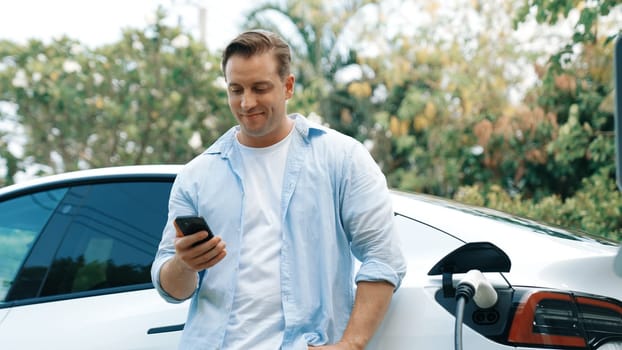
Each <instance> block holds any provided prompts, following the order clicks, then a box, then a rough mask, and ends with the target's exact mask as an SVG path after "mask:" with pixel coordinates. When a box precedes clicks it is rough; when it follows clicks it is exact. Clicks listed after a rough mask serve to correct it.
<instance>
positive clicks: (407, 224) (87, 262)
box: [0, 166, 622, 350]
mask: <svg viewBox="0 0 622 350" xmlns="http://www.w3.org/2000/svg"><path fill="white" fill-rule="evenodd" d="M178 170H179V166H130V167H117V168H106V169H97V170H87V171H80V172H74V173H67V174H62V175H54V176H49V177H44V178H40V179H37V180H34V181H30V182H25V183H20V184H17V185H13V186H8V187H5V188H2V189H0V346H1V347H2V349H6V350H13V349H16V350H28V349H37V350H40V349H63V350H71V349H80V350H83V349H106V350H110V349H115V350H119V349H172V348H176V345H177V342H178V340H179V336H180V334H181V330H182V329H183V324H184V321H185V318H186V313H187V308H188V303H183V304H178V305H173V304H167V303H166V302H164V301H163V300H162V299H161V298H160V297H159V296H158V295H157V292H156V291H155V290H154V289H153V287H152V284H151V280H150V275H149V270H150V265H151V262H152V260H153V257H154V255H155V252H156V249H157V246H158V243H159V241H160V236H161V232H162V228H163V226H164V222H165V220H166V211H167V200H168V194H169V191H170V187H171V184H172V182H173V180H174V178H175V175H176V173H177V171H178ZM393 198H394V209H395V220H396V224H397V227H398V229H399V234H400V239H401V241H402V243H403V249H404V252H405V254H406V256H407V259H408V273H407V275H406V278H405V279H404V281H403V284H402V287H401V288H400V289H399V290H398V292H397V293H396V294H395V296H394V299H393V301H392V304H391V307H390V310H389V312H388V314H387V316H386V318H385V320H384V322H383V323H382V325H381V327H380V329H379V330H378V332H377V334H376V336H375V337H374V339H373V340H372V343H371V344H370V346H368V349H379V350H380V349H382V350H387V349H393V350H400V349H404V350H405V349H453V348H454V346H455V347H459V346H463V347H464V349H473V350H486V349H600V350H611V349H622V302H620V300H622V278H621V277H619V276H618V275H616V274H615V273H614V267H613V266H614V257H615V255H616V252H617V249H618V246H617V245H616V244H614V243H611V242H606V241H604V240H601V239H595V238H593V237H588V236H585V235H579V234H576V233H572V232H569V231H567V230H563V229H559V228H553V227H550V226H546V225H542V224H539V223H536V222H533V221H529V220H525V219H521V218H517V217H514V216H510V215H506V214H503V213H500V212H496V211H491V210H487V209H484V208H477V207H470V206H465V205H460V204H457V203H454V202H451V201H447V200H443V199H439V198H435V197H429V196H423V195H414V194H406V193H401V192H393ZM467 272H468V273H467ZM472 276H477V278H476V279H473V278H472ZM463 285H469V286H471V287H475V288H474V290H475V291H476V294H475V295H474V296H473V298H472V299H473V300H469V301H467V302H466V306H465V307H464V308H462V307H459V306H457V304H461V303H457V302H456V297H455V296H454V294H456V290H460V293H461V292H462V291H463V290H464V287H462V286H463ZM480 287H481V288H480ZM467 289H468V288H467ZM480 290H481V292H480ZM482 295H483V297H482ZM478 298H479V299H478ZM482 298H483V299H482ZM456 314H457V315H458V317H455V316H454V315H456ZM460 319H462V320H463V324H461V323H460V322H459V320H460ZM457 320H458V321H457Z"/></svg>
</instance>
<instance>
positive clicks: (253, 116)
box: [152, 31, 406, 350]
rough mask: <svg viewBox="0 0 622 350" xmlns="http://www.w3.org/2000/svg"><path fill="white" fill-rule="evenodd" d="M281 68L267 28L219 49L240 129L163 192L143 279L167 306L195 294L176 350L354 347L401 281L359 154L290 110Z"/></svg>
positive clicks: (377, 175)
mask: <svg viewBox="0 0 622 350" xmlns="http://www.w3.org/2000/svg"><path fill="white" fill-rule="evenodd" d="M290 60H291V58H290V50H289V46H288V45H287V44H286V43H285V42H284V41H283V40H282V39H281V38H279V37H278V36H277V35H275V34H273V33H270V32H266V31H250V32H245V33H242V34H240V35H239V36H238V37H237V38H235V39H234V40H233V41H232V42H231V43H230V44H229V45H228V46H227V48H226V49H225V51H224V53H223V59H222V68H223V71H224V74H225V79H226V81H227V87H228V100H229V106H230V108H231V111H232V113H233V115H234V116H235V118H236V119H237V121H238V123H239V125H238V126H236V127H234V128H232V129H231V130H229V131H228V132H227V133H225V134H224V135H223V136H221V138H219V139H218V140H217V141H216V142H215V143H214V144H213V145H212V146H210V147H209V148H208V149H207V150H206V151H205V152H204V153H203V154H201V155H199V156H198V157H196V158H195V159H193V160H192V161H190V162H189V163H188V164H186V166H185V167H184V168H183V169H182V170H181V172H180V173H179V174H178V176H177V178H176V180H175V183H174V185H173V188H172V190H171V197H170V202H169V215H168V222H167V224H166V227H165V228H164V233H163V238H162V242H161V243H160V247H159V250H158V253H157V255H156V258H155V261H154V264H153V267H152V279H153V282H154V285H155V287H156V288H157V290H158V291H159V292H160V294H161V295H162V296H163V297H164V298H165V299H166V300H167V301H170V302H181V301H183V300H186V299H188V298H192V302H191V305H190V311H189V315H188V320H187V322H186V326H185V328H184V332H183V335H182V339H181V344H180V348H182V349H226V350H229V349H267V350H276V349H283V350H287V349H295V350H306V349H308V348H313V349H325V350H328V349H364V348H365V346H366V344H367V343H368V342H369V340H370V339H371V337H372V336H373V334H374V332H375V330H376V329H377V327H378V326H379V324H380V322H381V321H382V318H383V317H384V314H385V312H386V310H387V308H388V305H389V303H390V300H391V296H392V294H393V292H394V291H395V290H396V289H397V288H398V287H399V285H400V282H401V280H402V278H403V276H404V274H405V272H406V264H405V261H404V259H403V256H402V254H401V251H400V248H399V244H398V242H397V240H396V234H395V232H394V225H393V210H392V205H391V201H390V198H389V193H388V189H387V187H386V180H385V178H384V176H383V175H382V173H381V172H380V170H379V168H378V166H377V165H376V164H375V162H374V161H373V159H372V158H371V156H370V155H369V152H367V150H366V149H365V148H364V147H363V146H362V145H361V144H360V143H359V142H357V141H355V140H353V139H352V138H349V137H347V136H344V135H342V134H339V133H337V132H336V131H334V130H331V129H328V128H326V127H323V126H320V125H316V124H314V123H312V122H310V121H308V120H307V119H305V118H304V117H303V116H301V115H298V114H293V115H290V116H288V115H287V112H286V104H287V100H288V99H290V98H291V97H292V95H293V92H294V83H295V79H294V76H293V75H292V74H291V73H290ZM182 215H200V216H203V217H205V218H206V220H207V222H208V224H209V226H210V228H211V229H212V231H213V232H214V234H215V235H216V237H214V238H212V239H210V240H208V241H207V242H204V243H200V244H198V245H195V243H197V242H199V241H201V240H203V239H205V238H207V232H205V231H201V232H199V233H197V234H194V235H188V236H182V235H180V234H178V233H176V230H175V229H174V226H173V220H174V219H175V218H176V217H178V216H182ZM225 243H226V246H225ZM353 257H356V258H358V259H359V260H360V261H361V262H362V263H361V267H360V269H359V270H358V272H357V271H355V269H354V258H353ZM354 281H356V283H357V288H356V289H355V288H354V287H353V285H354Z"/></svg>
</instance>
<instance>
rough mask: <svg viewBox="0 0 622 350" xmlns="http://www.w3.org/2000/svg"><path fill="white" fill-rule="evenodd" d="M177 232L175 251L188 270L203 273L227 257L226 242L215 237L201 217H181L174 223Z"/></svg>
mask: <svg viewBox="0 0 622 350" xmlns="http://www.w3.org/2000/svg"><path fill="white" fill-rule="evenodd" d="M174 225H175V229H176V231H177V237H178V238H177V239H176V241H175V251H176V253H177V255H178V257H179V259H181V261H182V262H183V263H184V264H185V265H186V267H187V268H188V269H191V270H194V271H201V270H204V269H207V268H210V267H212V266H214V265H216V264H217V263H218V262H220V261H221V260H222V259H223V258H224V257H225V256H226V255H227V251H226V249H225V248H226V246H225V242H223V241H222V239H221V238H220V237H216V236H214V234H213V233H212V230H211V229H210V228H209V226H208V225H207V222H205V219H204V218H203V217H200V216H180V217H177V218H176V219H175V221H174Z"/></svg>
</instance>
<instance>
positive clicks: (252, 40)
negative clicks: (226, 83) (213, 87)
mask: <svg viewBox="0 0 622 350" xmlns="http://www.w3.org/2000/svg"><path fill="white" fill-rule="evenodd" d="M268 51H272V52H273V53H274V58H275V59H276V62H277V65H278V74H279V77H280V78H281V79H285V78H286V77H287V76H288V75H289V74H290V67H289V66H290V63H291V61H292V57H291V52H290V49H289V45H288V44H287V43H286V42H285V40H283V39H282V38H281V37H280V36H278V35H276V34H275V33H273V32H269V31H267V30H250V31H247V32H244V33H242V34H240V35H238V36H237V37H235V39H233V40H232V41H231V42H230V43H229V45H227V47H226V48H225V50H224V51H223V53H222V63H221V66H222V71H223V73H224V74H225V79H226V78H227V73H226V71H225V68H226V66H227V62H228V61H229V58H231V56H234V55H240V56H243V57H246V58H249V57H251V56H254V55H261V54H263V53H266V52H268Z"/></svg>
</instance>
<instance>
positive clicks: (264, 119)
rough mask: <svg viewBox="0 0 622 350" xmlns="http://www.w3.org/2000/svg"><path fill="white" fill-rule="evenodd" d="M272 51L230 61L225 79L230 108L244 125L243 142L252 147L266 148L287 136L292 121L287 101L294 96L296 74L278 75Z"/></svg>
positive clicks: (239, 137) (236, 57)
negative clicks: (282, 77) (282, 76)
mask: <svg viewBox="0 0 622 350" xmlns="http://www.w3.org/2000/svg"><path fill="white" fill-rule="evenodd" d="M277 68H278V67H277V62H276V59H275V58H274V55H273V53H272V52H266V53H264V54H261V55H254V56H251V57H248V58H246V57H243V56H240V55H233V56H232V57H230V58H229V60H228V61H227V65H226V67H225V78H226V79H227V96H228V97H229V108H231V112H232V113H233V115H234V116H235V118H236V119H237V120H238V123H239V124H240V133H239V134H238V139H239V141H240V142H241V143H242V144H243V145H246V146H250V147H266V146H270V145H273V144H275V143H277V142H279V141H280V140H282V139H283V138H285V137H286V136H287V135H288V133H289V131H290V130H291V123H292V121H291V120H290V119H289V118H287V112H286V101H287V100H288V99H289V98H291V97H292V94H293V89H294V76H293V75H291V74H290V75H289V76H288V77H286V78H285V79H284V80H281V78H280V77H279V75H278V73H277V72H278V69H277Z"/></svg>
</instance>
